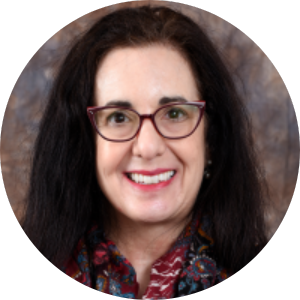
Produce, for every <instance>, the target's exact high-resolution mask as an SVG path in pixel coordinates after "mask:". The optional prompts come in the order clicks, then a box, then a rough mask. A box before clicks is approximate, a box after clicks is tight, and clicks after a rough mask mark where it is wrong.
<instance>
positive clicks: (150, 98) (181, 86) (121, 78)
mask: <svg viewBox="0 0 300 300" xmlns="http://www.w3.org/2000/svg"><path fill="white" fill-rule="evenodd" d="M162 97H183V98H185V99H186V100H188V101H196V100H199V93H198V90H197V85H196V81H195V78H194V76H193V72H192V70H191V68H190V66H189V64H188V62H187V61H186V60H185V59H184V58H183V56H182V55H181V54H180V53H179V52H178V51H177V50H174V49H172V48H170V47H166V46H162V45H152V46H147V47H140V48H121V49H115V50H112V51H111V52H109V53H108V54H107V56H106V57H105V58H104V59H103V61H102V62H101V64H100V65H99V67H98V70H97V73H96V77H95V102H96V103H95V104H96V105H99V106H102V105H106V103H107V102H110V101H119V100H124V101H129V102H131V103H132V105H133V106H139V105H141V104H145V103H147V104H148V106H153V107H155V106H156V105H157V103H158V101H159V99H161V98H162Z"/></svg>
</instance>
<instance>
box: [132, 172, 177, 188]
mask: <svg viewBox="0 0 300 300" xmlns="http://www.w3.org/2000/svg"><path fill="white" fill-rule="evenodd" d="M174 175H175V171H167V172H164V173H160V174H157V175H154V176H148V175H142V174H138V173H127V177H128V178H129V179H130V180H132V181H133V182H135V183H139V184H143V185H151V184H157V183H160V182H165V181H168V180H170V179H171V178H172V177H173V176H174Z"/></svg>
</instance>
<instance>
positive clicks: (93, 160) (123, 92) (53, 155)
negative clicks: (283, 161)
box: [23, 6, 266, 299]
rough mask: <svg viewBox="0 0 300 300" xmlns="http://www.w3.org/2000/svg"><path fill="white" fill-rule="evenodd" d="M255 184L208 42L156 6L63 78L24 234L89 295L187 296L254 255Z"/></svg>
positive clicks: (105, 30)
mask: <svg viewBox="0 0 300 300" xmlns="http://www.w3.org/2000/svg"><path fill="white" fill-rule="evenodd" d="M86 113H87V114H88V116H87V115H86ZM259 178H260V177H259V173H258V169H257V163H256V160H255V155H254V151H253V147H252V140H251V131H250V126H249V123H248V118H247V114H246V112H245V110H244V107H243V104H242V101H241V99H240V98H239V95H238V94H237V92H236V89H235V86H234V83H233V81H232V79H231V76H230V74H229V72H228V70H227V69H226V67H225V65H224V63H223V62H222V60H221V58H220V56H219V54H218V52H217V50H216V49H215V47H214V46H213V45H212V43H211V41H210V40H209V39H208V37H207V36H206V35H205V33H204V32H203V31H202V30H201V29H200V28H199V26H198V25H196V24H195V23H194V22H193V21H192V20H190V19H189V18H188V17H186V16H184V15H182V14H180V13H177V12H174V11H173V10H171V9H168V8H165V7H149V6H145V7H140V8H135V9H123V10H119V11H116V12H114V13H112V14H110V15H107V16H105V17H103V18H102V19H101V20H99V21H98V22H97V23H95V24H94V26H93V27H92V28H91V29H90V30H89V31H88V32H86V33H85V34H84V35H83V36H82V37H80V38H79V40H78V41H76V43H75V44H74V45H73V47H72V48H71V50H70V52H69V53H68V55H67V56H66V58H65V60H64V62H63V64H62V66H61V68H60V71H59V73H58V76H57V78H56V81H55V83H54V86H53V89H52V93H51V95H50V99H49V104H48V106H47V108H46V111H45V114H44V118H43V120H42V123H41V127H40V133H39V136H38V138H37V141H36V147H35V156H34V160H33V165H32V174H31V182H30V189H29V193H28V197H27V211H26V216H25V219H24V222H23V227H24V230H25V232H26V233H27V234H28V236H29V238H30V239H31V240H32V242H33V243H34V244H35V245H36V247H37V248H38V249H39V250H40V251H41V252H42V253H43V254H44V255H45V256H46V257H47V258H48V259H49V260H50V261H51V262H52V263H53V264H55V265H56V266H58V267H59V268H61V269H62V270H63V271H64V272H66V273H67V274H68V275H69V276H72V277H73V278H75V279H76V280H78V281H79V282H82V283H83V284H86V285H88V286H90V287H93V288H96V289H98V290H100V291H103V292H106V293H109V294H113V295H117V296H121V297H128V298H145V299H147V298H154V299H159V298H172V297H177V296H183V295H188V294H191V293H195V292H198V291H201V290H203V289H206V288H208V287H210V286H213V285H215V284H217V283H218V282H221V281H222V280H224V279H226V278H227V277H228V276H230V275H231V274H233V273H235V272H237V271H238V270H240V269H241V268H242V267H243V266H245V265H246V264H247V263H248V262H249V261H250V260H252V259H253V258H254V257H255V256H256V255H257V253H258V252H259V251H260V250H261V249H262V248H263V247H264V245H265V243H266V238H265V233H264V222H263V200H264V193H263V188H262V184H261V179H260V180H259Z"/></svg>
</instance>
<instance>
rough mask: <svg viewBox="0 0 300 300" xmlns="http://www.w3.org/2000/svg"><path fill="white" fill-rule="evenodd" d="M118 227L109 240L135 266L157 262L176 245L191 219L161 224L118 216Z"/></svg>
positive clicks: (113, 229)
mask: <svg viewBox="0 0 300 300" xmlns="http://www.w3.org/2000/svg"><path fill="white" fill-rule="evenodd" d="M115 217H116V218H114V219H115V220H117V222H116V224H117V225H116V226H114V227H113V228H111V229H110V231H109V234H108V238H109V239H111V240H112V241H113V242H114V243H115V244H116V245H117V247H118V249H119V250H120V252H121V253H122V254H123V255H124V256H125V257H126V258H127V259H128V260H129V261H130V262H131V263H132V264H133V265H134V262H135V261H147V262H149V263H151V264H152V263H153V262H155V261H156V260H157V259H158V258H160V257H161V256H163V255H164V254H165V253H166V252H167V251H168V250H169V249H170V248H171V247H172V245H173V244H174V242H175V241H176V239H177V238H178V236H179V235H180V233H181V232H182V230H183V229H184V228H185V226H186V225H187V223H188V222H189V221H190V218H184V219H182V220H175V221H169V222H161V223H155V224H153V223H146V222H135V221H133V220H128V219H127V218H126V217H124V216H122V215H117V216H115Z"/></svg>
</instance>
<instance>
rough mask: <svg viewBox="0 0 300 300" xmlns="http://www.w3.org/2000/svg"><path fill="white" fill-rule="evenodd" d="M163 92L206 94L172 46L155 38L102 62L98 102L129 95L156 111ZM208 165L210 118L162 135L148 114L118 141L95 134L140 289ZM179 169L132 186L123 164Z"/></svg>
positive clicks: (118, 233)
mask: <svg viewBox="0 0 300 300" xmlns="http://www.w3.org/2000/svg"><path fill="white" fill-rule="evenodd" d="M163 97H183V98H185V99H186V100H187V101H197V100H201V97H200V95H199V92H198V89H197V85H196V82H195V79H194V76H193V73H192V70H191V68H190V66H189V64H188V63H187V61H186V60H185V59H184V58H183V56H182V55H181V54H180V53H179V52H178V51H177V50H174V49H173V48H171V47H167V46H163V45H151V46H147V47H138V48H121V49H115V50H112V51H111V52H109V53H108V54H107V56H106V57H105V58H104V60H103V61H102V63H101V64H100V65H99V68H98V71H97V74H96V78H95V105H97V106H104V105H107V103H108V102H110V101H115V100H122V101H127V102H130V104H131V105H132V108H133V109H135V110H136V111H137V112H139V113H140V114H150V113H153V112H154V111H155V110H156V109H157V108H159V107H160V106H161V105H160V104H159V100H160V99H161V98H163ZM204 166H205V119H204V118H203V119H202V120H201V123H200V125H199V126H198V128H197V129H196V131H195V132H194V133H193V134H192V135H191V136H189V137H187V138H184V139H179V140H169V139H165V138H163V137H162V136H160V135H159V134H158V133H157V131H156V130H155V128H154V126H153V124H152V122H151V121H150V120H149V119H146V120H144V122H143V125H142V127H141V130H140V131H139V134H138V135H137V136H136V137H135V138H134V139H133V140H131V141H128V142H122V143H114V142H109V141H106V140H104V139H103V138H101V137H100V136H99V135H98V134H97V136H96V172H97V178H98V182H99V185H100V187H101V189H102V190H103V192H104V194H105V195H106V197H107V199H108V200H109V201H110V203H111V206H112V208H113V209H112V210H113V218H114V220H116V221H117V222H116V223H117V224H118V226H116V227H115V228H112V229H111V230H110V233H109V237H110V238H111V239H112V240H113V241H114V242H115V243H116V245H117V246H118V248H119V250H120V251H121V252H122V253H123V255H125V257H126V258H127V259H128V260H129V261H130V262H131V263H132V265H133V267H134V268H135V271H136V273H137V280H138V282H139V284H140V293H139V296H142V294H143V293H144V291H145V289H146V287H147V285H148V283H149V276H150V269H151V265H152V264H153V262H154V261H155V260H156V259H158V258H159V257H161V256H162V255H163V254H164V253H165V252H166V251H168V249H169V248H170V247H171V246H172V244H173V243H174V241H175V240H176V238H177V237H178V235H179V234H180V232H181V231H182V230H183V228H184V226H185V224H186V223H187V221H188V218H189V215H190V212H191V210H192V207H193V205H194V202H195V199H196V196H197V193H198V190H199V188H200V185H201V182H202V178H203V172H204ZM158 168H166V169H170V170H176V175H175V176H174V178H173V180H172V181H171V183H170V184H169V185H167V186H164V187H162V188H159V189H157V190H150V191H148V190H147V191H145V190H141V189H138V188H136V187H134V186H133V185H132V184H130V182H128V179H126V177H125V175H124V172H128V171H130V170H150V171H151V170H155V169H158Z"/></svg>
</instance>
